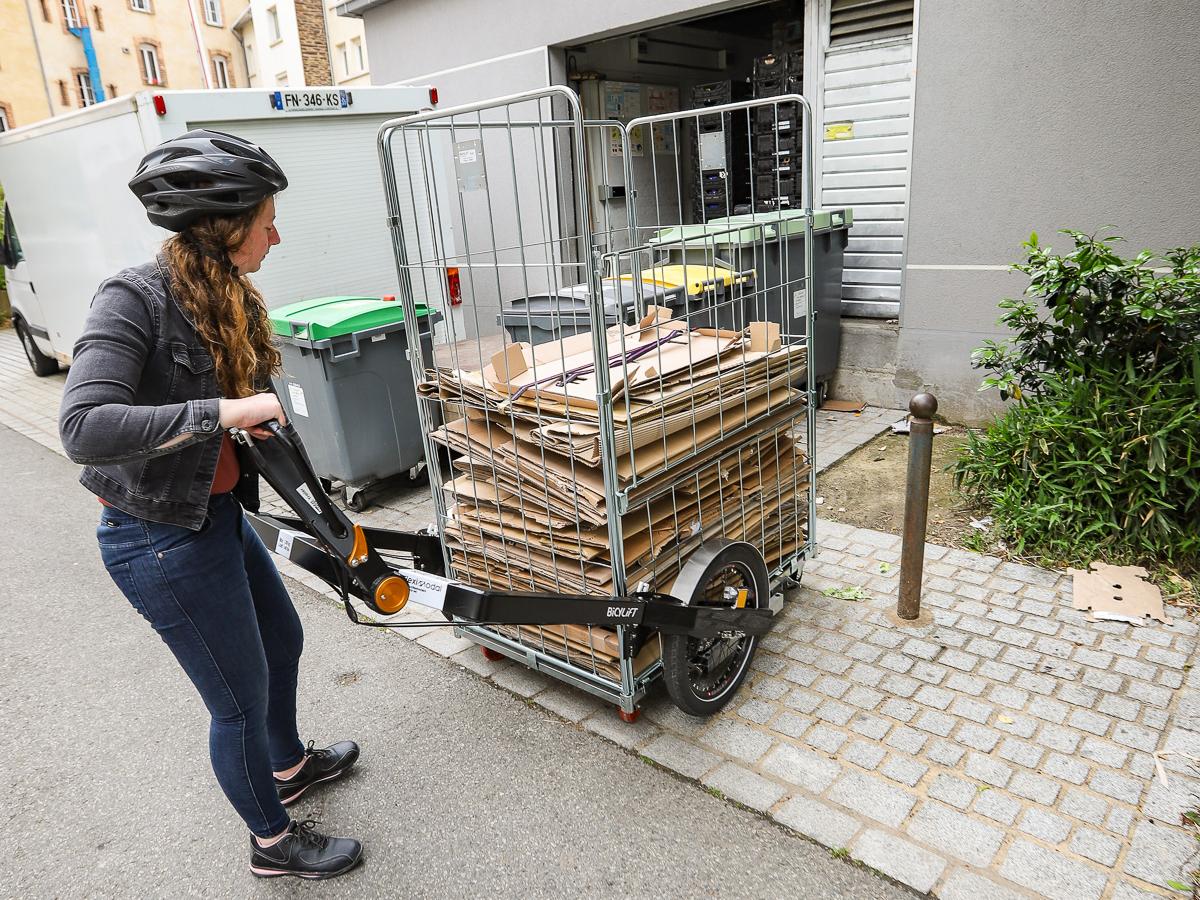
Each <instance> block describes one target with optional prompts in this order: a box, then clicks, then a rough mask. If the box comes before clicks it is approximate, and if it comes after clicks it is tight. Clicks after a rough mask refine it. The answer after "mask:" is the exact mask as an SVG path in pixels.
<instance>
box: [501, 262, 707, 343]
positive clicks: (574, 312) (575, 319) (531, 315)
mask: <svg viewBox="0 0 1200 900" xmlns="http://www.w3.org/2000/svg"><path fill="white" fill-rule="evenodd" d="M600 286H601V290H602V292H603V297H604V324H605V326H606V327H610V326H613V325H616V324H617V323H618V322H623V323H625V324H626V325H632V324H634V323H635V322H636V321H637V319H638V315H639V313H640V312H642V311H644V310H645V308H646V307H647V306H667V307H670V308H672V309H674V308H676V307H679V306H681V305H682V303H683V290H682V289H681V288H671V287H663V286H662V285H656V284H654V283H652V282H647V281H641V282H637V283H635V282H634V280H633V279H631V278H605V279H603V280H602V281H601V283H600ZM639 300H641V301H642V302H641V305H640V306H639V304H638V301H639ZM496 324H497V325H503V326H504V330H505V331H507V332H508V336H509V337H510V338H511V339H512V340H513V341H526V342H528V343H530V344H544V343H546V342H547V341H557V340H559V339H560V338H565V337H570V336H571V335H573V334H579V333H581V332H585V331H591V330H592V320H591V316H590V313H589V311H588V286H587V284H573V285H570V286H568V287H563V288H559V289H558V292H557V293H553V294H550V293H547V294H533V295H530V296H528V297H521V298H518V299H516V300H510V301H509V302H508V303H505V304H504V307H503V308H502V309H501V310H500V313H499V314H498V315H497V316H496Z"/></svg>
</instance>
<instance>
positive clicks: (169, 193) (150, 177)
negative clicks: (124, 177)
mask: <svg viewBox="0 0 1200 900" xmlns="http://www.w3.org/2000/svg"><path fill="white" fill-rule="evenodd" d="M287 183H288V181H287V176H286V175H284V174H283V170H282V169H281V168H279V164H278V163H276V162H275V160H273V159H271V157H270V156H268V155H267V152H266V151H265V150H263V148H262V147H259V146H258V145H257V144H252V143H250V142H249V141H247V140H244V139H242V138H240V137H236V136H234V135H232V134H225V133H224V132H221V131H209V130H208V129H206V128H198V129H196V130H195V131H189V132H188V133H187V134H184V135H181V136H180V137H177V138H173V139H172V140H169V141H166V142H165V143H163V144H160V145H159V146H157V147H155V148H154V149H153V150H151V151H150V152H149V153H147V154H146V156H145V157H144V158H143V159H142V163H141V165H139V166H138V170H137V174H136V175H134V176H133V178H132V180H130V182H129V189H130V190H131V191H133V193H134V195H135V196H136V197H137V198H138V199H139V200H140V201H142V206H144V207H146V214H147V215H148V216H149V217H150V221H151V222H153V223H154V224H155V225H159V226H161V227H163V228H166V229H167V230H168V231H176V232H178V231H183V230H184V229H185V228H187V227H188V226H189V225H191V224H192V223H193V222H195V221H197V220H198V219H202V218H204V217H205V216H229V215H236V214H237V213H241V212H245V211H247V210H250V209H253V208H254V207H255V206H257V205H258V204H259V203H261V202H262V201H263V200H265V199H267V198H268V197H270V196H271V195H272V194H276V193H278V192H279V191H282V190H283V189H284V188H286V187H287Z"/></svg>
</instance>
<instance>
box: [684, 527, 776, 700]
mask: <svg viewBox="0 0 1200 900" xmlns="http://www.w3.org/2000/svg"><path fill="white" fill-rule="evenodd" d="M742 587H744V588H745V589H746V590H747V591H748V592H749V593H748V596H747V598H746V606H747V607H750V608H765V607H767V606H768V605H769V604H770V600H771V588H770V583H769V579H768V575H767V564H766V562H764V561H763V558H762V554H761V553H759V552H758V550H756V549H755V548H754V547H753V546H751V545H750V544H747V543H743V542H740V541H728V540H723V539H722V540H719V541H708V542H707V543H705V544H704V546H703V547H701V548H700V549H699V550H697V551H696V552H695V553H694V554H692V556H691V557H689V558H688V561H687V563H685V564H684V567H683V571H682V572H680V574H679V578H678V579H676V581H675V586H674V588H673V589H672V593H673V594H674V596H675V597H676V599H678V600H681V601H682V602H684V603H687V604H688V605H693V604H709V605H716V606H731V605H733V602H734V601H733V600H731V599H729V598H728V597H726V596H725V595H726V589H727V588H733V589H735V590H737V589H739V588H742ZM681 592H682V593H686V594H687V596H681V595H680V594H681ZM662 645H663V681H664V682H665V683H666V686H667V693H668V694H670V696H671V700H672V701H673V702H674V703H675V705H676V706H678V707H679V708H680V709H681V710H682V711H683V712H685V713H688V714H689V715H693V716H711V715H712V714H713V713H715V712H718V711H719V710H721V709H723V708H724V707H725V705H726V704H727V703H729V701H730V700H732V699H733V697H734V695H735V694H736V693H737V690H738V688H739V687H740V686H741V683H742V682H743V681H745V679H746V675H747V673H748V672H749V671H750V661H751V660H752V659H753V658H754V650H755V648H756V647H757V646H758V638H757V637H753V636H748V635H745V634H743V633H742V632H740V631H739V632H726V633H724V634H723V635H721V636H719V637H717V638H711V639H708V638H704V639H701V638H692V637H688V636H687V635H681V634H664V635H662ZM718 654H723V655H720V656H718ZM714 659H715V660H716V663H715V665H714ZM710 666H712V668H709V667H710Z"/></svg>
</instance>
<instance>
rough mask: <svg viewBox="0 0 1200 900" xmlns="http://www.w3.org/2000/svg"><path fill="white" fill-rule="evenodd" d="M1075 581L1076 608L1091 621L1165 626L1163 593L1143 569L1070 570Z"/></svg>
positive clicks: (1098, 567) (1092, 566)
mask: <svg viewBox="0 0 1200 900" xmlns="http://www.w3.org/2000/svg"><path fill="white" fill-rule="evenodd" d="M1067 574H1068V575H1071V576H1073V577H1074V579H1075V585H1074V596H1073V597H1072V605H1073V606H1074V607H1075V609H1078V610H1081V611H1086V612H1088V613H1090V614H1091V615H1090V616H1089V619H1090V620H1091V621H1096V620H1097V619H1101V620H1105V621H1111V622H1128V623H1130V624H1131V625H1145V624H1148V620H1150V619H1157V620H1158V621H1159V622H1162V623H1163V624H1164V625H1165V624H1166V623H1167V616H1166V613H1165V611H1164V610H1163V599H1162V591H1160V590H1159V589H1158V588H1157V587H1156V586H1155V585H1153V584H1151V583H1150V582H1149V581H1146V576H1147V575H1149V573H1148V572H1147V571H1146V570H1145V569H1143V568H1142V567H1141V566H1110V565H1109V564H1108V563H1102V562H1093V563H1091V564H1090V565H1089V566H1088V568H1087V570H1083V569H1067Z"/></svg>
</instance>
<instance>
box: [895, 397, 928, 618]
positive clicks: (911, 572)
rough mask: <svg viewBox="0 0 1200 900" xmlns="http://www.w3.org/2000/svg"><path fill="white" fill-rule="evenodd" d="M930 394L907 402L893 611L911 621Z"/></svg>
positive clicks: (916, 609) (918, 574)
mask: <svg viewBox="0 0 1200 900" xmlns="http://www.w3.org/2000/svg"><path fill="white" fill-rule="evenodd" d="M937 407H938V404H937V398H936V397H934V396H933V394H917V396H915V397H913V398H912V400H911V401H910V402H909V404H908V411H909V412H910V413H911V414H912V415H911V416H910V418H909V433H908V434H909V437H908V481H907V484H906V488H905V497H904V535H903V540H904V543H903V546H902V548H901V550H900V599H899V601H898V602H897V604H896V615H897V616H898V617H899V618H900V619H902V620H904V621H906V622H915V621H916V620H917V619H918V618H919V617H920V615H921V579H922V576H923V575H924V569H925V520H926V518H927V517H928V515H929V468H930V465H931V463H932V460H933V416H934V414H935V413H936V412H937Z"/></svg>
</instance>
